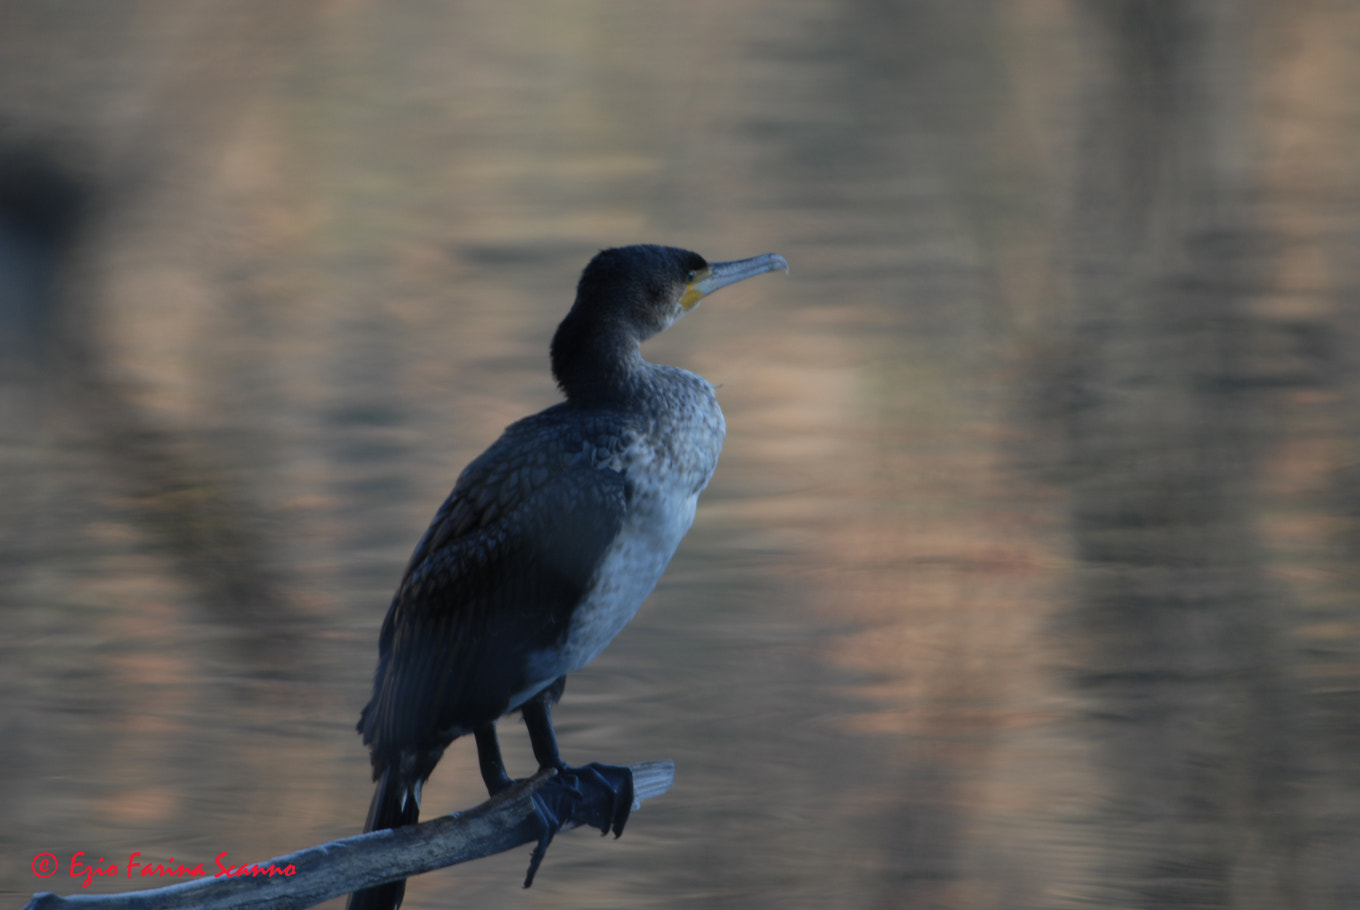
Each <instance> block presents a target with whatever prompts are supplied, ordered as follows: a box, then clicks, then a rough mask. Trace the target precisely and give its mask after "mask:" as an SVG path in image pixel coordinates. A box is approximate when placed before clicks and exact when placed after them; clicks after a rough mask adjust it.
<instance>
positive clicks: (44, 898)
mask: <svg viewBox="0 0 1360 910" xmlns="http://www.w3.org/2000/svg"><path fill="white" fill-rule="evenodd" d="M628 767H629V769H630V770H631V771H632V772H633V788H634V803H633V808H635V809H636V808H637V807H638V806H639V805H640V804H641V803H642V801H643V800H646V799H650V798H651V797H654V796H659V795H661V794H662V793H665V792H666V791H667V790H669V789H670V787H671V784H672V783H673V782H674V779H675V764H674V763H673V762H670V761H654V762H641V763H639V764H636V765H629V766H628ZM553 777H554V774H553V772H551V771H550V772H547V773H544V774H539V775H536V776H534V777H531V778H529V779H528V780H525V781H522V782H520V783H518V784H516V785H515V786H514V787H512V788H510V789H509V790H507V791H505V792H504V793H501V794H499V795H497V796H495V797H493V798H492V799H489V800H487V801H486V802H485V803H483V804H482V805H480V806H478V807H476V808H475V809H469V810H467V811H466V812H456V813H454V814H452V815H445V816H442V817H440V818H436V819H432V820H431V821H428V822H423V823H421V824H419V825H411V826H408V827H405V828H397V829H395V830H390V831H374V832H373V833H371V834H360V835H357V836H355V837H347V838H344V839H343V840H337V841H332V842H330V843H328V844H321V845H320V846H317V847H311V848H309V849H306V850H300V851H298V852H297V853H290V854H288V855H287V856H280V857H276V858H275V859H272V860H269V861H267V862H263V863H258V864H252V868H253V869H256V870H259V871H258V872H257V874H255V875H253V876H249V875H248V876H239V875H238V876H224V875H219V876H216V877H214V878H210V879H201V880H198V881H192V882H184V883H181V884H177V885H170V886H169V887H166V888H157V889H155V890H152V891H130V892H128V893H126V894H76V895H71V896H69V897H60V896H58V895H56V894H53V893H51V892H44V893H42V894H36V895H34V896H33V900H31V901H30V902H29V903H28V904H27V906H25V907H24V910H187V908H202V910H237V908H251V910H264V908H271V910H302V908H304V907H311V906H314V905H316V904H319V903H321V902H322V901H325V900H329V899H331V898H333V897H338V896H339V895H341V894H347V893H349V892H351V891H356V890H358V889H360V888H367V887H370V886H372V885H378V884H381V883H383V882H387V881H392V880H394V879H398V878H410V877H411V876H413V875H419V874H421V873H423V872H429V871H431V870H434V869H442V868H444V867H445V866H453V865H456V864H458V863H465V862H467V861H468V860H473V859H481V858H482V857H484V856H492V855H493V854H496V853H502V852H504V851H506V850H512V849H514V848H515V847H518V846H521V845H523V844H530V843H537V842H538V840H539V837H540V835H541V834H542V822H541V820H540V816H539V814H538V811H537V809H536V808H535V805H534V795H535V794H536V793H537V792H538V791H539V790H542V789H544V788H545V787H550V786H551V782H552V780H553ZM581 809H582V811H580V812H573V813H572V816H571V817H569V818H567V819H566V820H565V821H564V822H563V824H562V828H561V830H563V831H565V830H567V829H569V828H575V827H577V826H578V825H580V824H582V822H581V821H579V820H578V818H587V817H590V815H591V812H592V811H593V812H595V813H596V814H597V815H598V814H599V813H600V811H601V810H600V808H599V807H592V806H582V807H581ZM606 815H607V813H606ZM271 866H272V867H273V869H274V870H276V871H275V873H274V874H272V875H269V874H266V870H268V869H269V868H270V867H271ZM290 867H291V868H292V869H293V870H294V871H293V873H292V874H284V873H283V870H286V869H288V868H290Z"/></svg>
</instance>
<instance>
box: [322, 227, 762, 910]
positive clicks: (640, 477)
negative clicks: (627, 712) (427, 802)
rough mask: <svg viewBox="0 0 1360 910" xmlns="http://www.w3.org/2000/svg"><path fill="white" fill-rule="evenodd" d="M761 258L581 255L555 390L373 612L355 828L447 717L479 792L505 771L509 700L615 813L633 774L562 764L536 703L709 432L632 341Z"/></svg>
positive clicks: (628, 595) (623, 813) (593, 651)
mask: <svg viewBox="0 0 1360 910" xmlns="http://www.w3.org/2000/svg"><path fill="white" fill-rule="evenodd" d="M771 271H783V272H787V271H788V263H787V261H785V259H784V257H782V256H780V255H778V254H776V253H766V254H763V255H760V256H754V257H751V258H748V259H739V260H734V261H730V262H720V263H713V264H710V263H709V262H707V261H706V260H705V259H704V258H703V257H702V256H700V255H699V254H698V253H694V252H690V251H689V250H683V249H679V248H676V247H668V246H657V245H651V244H642V245H635V246H624V247H617V248H613V249H606V250H603V251H601V252H600V253H598V254H597V255H595V256H594V257H593V258H592V259H591V260H590V262H589V264H587V265H586V267H585V269H584V270H583V271H582V273H581V277H580V280H579V282H578V283H577V287H576V297H575V301H574V302H573V304H572V306H571V309H570V310H569V311H568V312H567V314H566V316H565V318H563V319H562V321H561V323H560V324H559V325H558V327H557V331H556V333H555V334H554V335H553V339H552V344H551V348H550V357H551V366H552V374H553V377H554V378H555V379H556V381H557V385H558V387H559V389H560V390H561V392H562V395H563V397H564V400H563V401H560V402H558V403H557V404H555V405H553V406H551V407H549V408H547V409H546V410H544V411H541V412H539V413H537V414H534V415H532V416H530V417H526V418H524V419H522V420H519V421H517V422H516V423H513V424H511V425H510V426H509V427H507V428H506V430H505V431H504V433H503V434H502V435H501V437H500V438H499V439H498V440H496V442H495V443H493V444H492V445H491V447H490V448H488V449H487V450H486V451H485V452H484V453H482V455H480V456H479V457H477V458H476V459H474V460H473V461H472V462H471V463H470V464H469V465H468V466H467V467H466V468H465V469H464V470H463V472H462V473H461V474H460V475H459V477H458V479H457V481H456V482H455V484H454V487H453V491H452V492H451V493H450V494H449V496H448V498H447V499H445V501H444V502H443V504H442V505H441V506H440V507H439V509H438V511H437V512H436V513H435V516H434V519H433V520H432V521H431V523H430V526H429V529H428V530H426V532H425V534H424V535H423V536H422V537H421V539H420V541H419V543H418V544H417V545H416V548H415V551H414V553H413V554H412V555H411V558H410V560H409V562H408V563H407V566H406V569H405V571H404V573H403V574H402V577H401V581H400V583H399V584H398V586H397V590H396V593H395V594H394V596H393V598H392V602H391V605H390V606H389V608H388V611H387V615H386V618H385V619H384V620H383V624H382V630H381V633H380V635H379V639H378V665H377V670H376V672H375V673H374V680H373V695H372V698H371V699H370V701H369V702H368V704H367V705H366V706H365V707H364V709H363V711H362V712H361V714H360V719H359V723H358V727H357V729H358V731H359V733H361V734H362V736H363V742H364V744H365V745H366V746H368V748H369V752H370V758H371V761H372V768H373V779H374V780H375V781H376V786H375V789H374V793H373V799H372V803H371V804H370V807H369V812H368V818H367V820H366V823H365V827H364V830H365V831H377V830H381V829H386V828H395V827H399V826H402V825H409V824H414V823H415V822H416V821H417V820H418V818H419V811H420V791H421V786H422V785H423V784H424V782H425V781H426V780H427V779H428V778H429V776H430V774H431V773H432V772H433V770H434V768H435V765H436V764H437V763H438V762H439V759H440V757H441V756H442V755H443V753H444V750H445V749H446V748H448V746H449V745H450V744H451V743H452V742H453V741H454V740H455V739H457V738H459V737H462V736H467V735H472V736H473V737H474V738H475V741H476V745H477V756H478V765H479V768H480V771H481V776H482V779H483V782H484V783H485V785H486V787H487V791H488V793H490V794H491V795H493V796H494V795H495V794H497V793H499V792H501V791H503V790H505V789H507V788H508V787H510V786H512V785H513V783H514V781H513V780H512V779H511V778H510V776H509V774H508V773H507V771H506V768H505V764H504V762H503V761H502V759H501V753H500V744H499V741H498V739H497V736H496V727H495V724H496V721H497V720H498V719H499V718H501V717H502V716H504V715H507V714H510V713H513V712H515V711H519V712H521V714H522V715H523V718H524V722H525V724H526V726H527V727H528V731H529V738H530V743H531V745H532V747H533V752H534V758H535V760H536V761H537V762H538V764H539V767H540V770H541V771H546V770H548V769H552V770H554V771H556V772H557V773H558V774H559V775H575V777H576V778H577V779H578V781H583V782H587V783H589V784H591V785H592V786H604V787H606V788H607V789H608V790H610V791H612V793H613V794H614V807H615V808H614V814H613V818H612V820H611V821H610V822H609V826H610V827H612V829H613V830H614V833H615V835H616V836H617V835H618V834H620V833H621V832H622V830H623V823H624V822H625V821H626V820H627V817H628V811H629V809H630V808H631V804H632V777H631V774H630V773H629V772H628V769H627V768H624V767H616V766H610V765H602V764H591V765H589V766H585V767H583V768H572V767H570V766H568V765H566V764H565V763H564V762H563V761H562V759H561V757H560V754H559V752H558V747H557V740H556V735H555V733H554V731H553V725H552V715H551V708H552V706H553V705H554V704H555V703H556V702H557V700H558V699H559V698H560V697H561V695H562V692H563V690H564V687H565V684H566V677H567V675H568V674H570V673H572V672H574V671H576V670H579V669H580V668H582V667H584V666H585V665H586V664H588V663H589V662H590V661H591V660H592V659H594V658H595V657H596V656H597V655H598V654H599V653H600V652H601V651H603V650H604V648H605V646H606V645H608V644H609V643H610V642H611V641H612V640H613V639H614V637H615V636H616V635H618V633H619V632H620V631H621V630H622V629H623V627H624V626H625V625H626V624H627V623H628V622H629V620H631V619H632V618H633V616H634V615H635V614H636V612H637V610H638V608H639V606H640V605H641V604H642V602H643V600H645V599H646V598H647V596H648V595H649V594H650V593H651V592H652V589H653V588H654V587H655V585H656V583H657V581H658V579H660V577H661V575H662V573H663V572H664V571H665V568H666V566H667V564H668V563H669V562H670V559H671V557H672V555H674V553H675V551H676V548H677V547H678V546H679V544H680V541H681V538H683V537H684V536H685V533H686V532H687V531H688V530H689V528H690V525H691V523H692V522H693V520H694V514H695V506H696V503H697V501H698V498H699V494H700V493H701V492H702V491H703V490H704V488H705V487H706V486H707V485H708V482H709V479H710V478H711V477H712V475H713V471H714V468H715V467H716V466H717V462H718V454H719V452H720V450H721V449H722V444H723V440H724V437H725V436H726V424H725V422H724V419H723V414H722V410H721V408H720V407H719V406H718V400H717V396H716V394H715V392H714V389H713V386H712V385H710V384H709V383H708V381H707V380H705V379H703V378H702V377H700V376H697V375H695V374H694V373H690V372H688V371H686V370H682V369H679V368H677V367H673V366H666V365H663V364H654V363H651V362H649V361H647V360H645V359H643V357H642V353H641V350H640V345H641V344H642V342H644V341H646V340H647V339H649V338H651V337H652V336H654V335H656V334H657V333H659V332H661V331H663V330H665V329H666V328H668V327H670V326H671V325H672V324H674V323H675V322H676V320H678V319H680V317H681V316H683V315H684V314H685V313H687V312H688V311H690V310H692V309H693V308H694V307H695V306H696V305H698V303H699V302H700V300H702V299H703V298H704V297H706V296H707V295H709V294H711V293H712V292H714V291H716V290H718V289H719V288H722V287H726V286H727V285H730V284H733V283H735V282H738V281H742V280H743V279H746V278H750V277H753V276H756V275H760V274H763V273H765V272H771ZM549 837H550V833H549ZM545 847H546V842H545V841H542V840H540V848H545ZM538 859H541V851H536V853H535V860H534V863H533V865H531V867H530V874H529V879H527V880H526V885H527V884H528V882H529V881H532V876H533V872H534V869H535V868H536V867H537V860H538ZM404 890H405V880H398V881H394V882H388V883H386V884H382V885H377V886H374V887H372V888H368V889H364V890H360V891H356V892H354V893H353V894H352V895H351V896H350V901H349V910H395V908H397V907H399V906H400V905H401V900H402V897H403V894H404Z"/></svg>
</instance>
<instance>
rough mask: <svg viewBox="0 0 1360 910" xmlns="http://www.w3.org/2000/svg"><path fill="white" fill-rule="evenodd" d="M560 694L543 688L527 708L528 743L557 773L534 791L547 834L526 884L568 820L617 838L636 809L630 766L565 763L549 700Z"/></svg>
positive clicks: (540, 762) (541, 838) (544, 765)
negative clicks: (574, 766)
mask: <svg viewBox="0 0 1360 910" xmlns="http://www.w3.org/2000/svg"><path fill="white" fill-rule="evenodd" d="M556 694H557V693H555V692H553V691H552V690H551V689H549V690H545V691H544V692H540V693H539V694H538V695H536V696H534V697H533V698H532V699H531V700H530V701H528V702H526V703H525V705H524V708H523V713H524V723H525V725H526V726H528V728H529V742H530V743H531V744H532V745H533V748H534V758H535V759H536V760H537V761H538V766H539V768H540V769H542V770H546V769H548V768H552V769H554V770H556V771H557V776H556V777H555V778H554V779H553V780H552V781H549V782H548V783H547V784H545V785H544V786H542V787H540V788H539V789H538V791H537V792H535V793H534V806H535V808H536V809H537V810H538V815H539V819H540V821H541V822H542V823H543V833H542V834H540V836H539V839H538V846H537V847H535V848H534V853H533V856H532V858H531V859H530V861H529V873H528V875H527V876H526V877H525V879H524V887H526V888H527V887H529V886H530V885H531V884H533V881H534V873H535V872H537V871H538V865H539V863H541V862H542V861H543V855H544V853H546V852H547V849H548V844H550V843H551V842H552V839H553V835H554V834H556V833H557V832H558V831H559V830H560V829H561V827H562V825H563V824H564V823H565V822H566V821H568V820H572V821H575V822H576V823H577V824H588V825H590V826H591V827H594V828H599V829H600V833H601V834H608V833H609V832H610V831H613V832H614V836H615V837H618V836H619V835H620V834H622V833H623V826H624V824H625V823H626V822H627V821H628V813H629V812H630V811H631V810H632V808H633V772H632V771H631V770H629V769H628V768H627V767H622V766H619V765H602V764H599V763H597V762H592V763H591V764H589V765H582V766H581V767H579V768H572V767H569V766H568V765H567V764H566V763H565V762H564V761H562V757H561V755H559V754H558V751H557V734H556V733H555V732H553V725H552V709H551V700H552V699H553V698H554V697H555V696H556ZM478 742H480V740H479V741H478Z"/></svg>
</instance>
